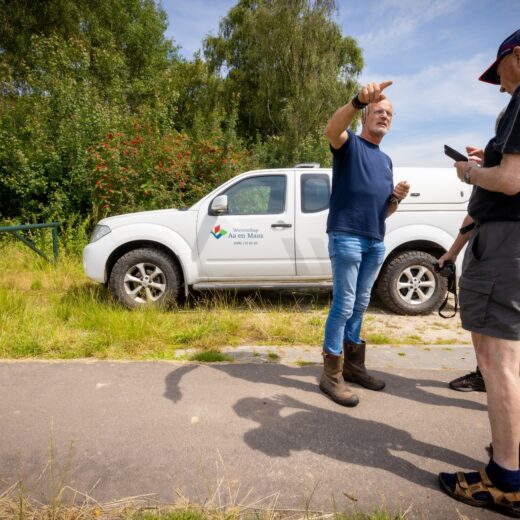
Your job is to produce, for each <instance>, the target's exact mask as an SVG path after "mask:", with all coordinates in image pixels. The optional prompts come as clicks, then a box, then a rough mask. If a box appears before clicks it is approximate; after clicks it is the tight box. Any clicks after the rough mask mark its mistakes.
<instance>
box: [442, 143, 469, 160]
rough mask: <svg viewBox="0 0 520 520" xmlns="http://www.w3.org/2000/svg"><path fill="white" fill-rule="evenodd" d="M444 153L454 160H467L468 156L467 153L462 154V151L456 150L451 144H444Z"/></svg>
mask: <svg viewBox="0 0 520 520" xmlns="http://www.w3.org/2000/svg"><path fill="white" fill-rule="evenodd" d="M444 153H445V154H446V155H447V156H448V157H451V158H452V159H453V160H454V161H467V160H468V158H467V157H466V156H465V155H462V154H461V153H460V152H457V150H454V149H453V148H452V147H451V146H448V145H447V144H445V145H444Z"/></svg>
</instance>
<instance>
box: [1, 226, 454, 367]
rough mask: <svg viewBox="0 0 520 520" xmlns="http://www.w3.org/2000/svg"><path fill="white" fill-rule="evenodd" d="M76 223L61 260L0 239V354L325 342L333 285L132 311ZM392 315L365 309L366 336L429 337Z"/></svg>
mask: <svg viewBox="0 0 520 520" xmlns="http://www.w3.org/2000/svg"><path fill="white" fill-rule="evenodd" d="M79 228H80V231H79V234H76V235H74V233H73V232H72V231H70V230H69V232H68V235H67V234H66V237H65V238H67V237H68V238H67V240H66V241H65V244H64V245H65V247H63V248H62V249H63V250H62V251H60V255H61V256H60V260H59V262H58V264H57V265H54V264H53V263H49V262H46V261H45V260H44V259H42V258H41V257H39V256H37V255H36V254H35V253H34V252H32V251H30V250H29V249H28V248H26V247H24V246H22V245H18V244H16V243H13V242H11V241H5V240H3V241H2V242H0V358H14V359H20V358H42V359H72V358H88V357H93V358H98V359H174V358H175V357H176V351H177V350H178V349H197V350H199V351H202V352H203V351H209V352H218V351H219V349H221V348H223V347H234V346H241V345H247V346H253V347H254V346H292V345H306V346H311V347H315V348H317V349H319V348H321V344H322V340H323V331H324V326H325V320H326V317H327V313H328V310H329V306H330V302H331V295H330V293H329V292H309V293H301V292H287V291H286V292H276V291H271V292H268V291H263V292H249V293H246V292H241V293H237V292H232V291H227V292H218V291H215V292H204V293H196V294H194V295H193V296H192V297H190V298H189V300H188V302H187V303H186V304H183V305H181V306H178V307H176V308H173V309H164V308H143V309H138V310H134V311H130V310H127V309H125V308H124V307H122V306H121V305H120V304H119V303H118V302H116V301H115V300H114V299H113V298H112V297H111V296H110V294H109V292H108V291H107V290H106V289H105V287H103V286H102V285H100V284H97V283H94V282H91V281H89V280H88V279H87V278H86V277H85V275H84V274H83V268H82V263H81V257H80V256H79V255H78V254H77V251H78V250H80V249H81V247H80V246H81V245H82V244H83V243H84V242H85V234H86V227H85V226H79ZM409 319H413V317H410V318H409ZM387 322H389V323H390V324H391V325H392V326H391V327H390V326H387V325H385V321H384V320H383V319H381V318H379V317H374V316H373V315H367V316H366V319H365V323H364V327H363V337H365V338H366V339H367V341H368V343H369V344H394V345H396V344H403V343H405V344H417V345H419V344H424V343H425V341H424V340H423V339H422V338H421V336H419V335H417V334H409V333H408V334H400V329H399V327H396V326H395V324H394V320H393V319H391V320H387ZM458 341H459V340H458V338H457V337H454V338H451V337H450V338H438V343H445V344H451V343H455V342H458ZM430 342H432V343H433V342H434V341H430Z"/></svg>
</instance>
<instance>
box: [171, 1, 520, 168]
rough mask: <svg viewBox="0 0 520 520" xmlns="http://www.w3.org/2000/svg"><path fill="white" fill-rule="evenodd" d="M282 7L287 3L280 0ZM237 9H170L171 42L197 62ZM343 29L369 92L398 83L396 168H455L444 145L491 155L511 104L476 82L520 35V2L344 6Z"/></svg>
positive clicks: (202, 5) (389, 140) (390, 149)
mask: <svg viewBox="0 0 520 520" xmlns="http://www.w3.org/2000/svg"><path fill="white" fill-rule="evenodd" d="M280 1H283V0H280ZM235 4H236V1H234V0H189V1H187V0H162V7H163V8H164V9H165V10H166V12H167V13H168V19H169V27H168V31H167V34H166V35H167V36H168V37H169V38H172V39H173V40H174V41H175V43H176V44H177V45H179V46H180V47H181V53H182V54H183V55H184V56H185V57H187V58H191V57H192V55H193V53H194V52H196V51H197V50H199V49H200V48H201V45H202V40H203V39H204V37H205V36H206V35H207V34H214V35H216V34H217V33H218V27H219V22H220V20H221V18H223V17H224V16H226V14H227V12H228V10H229V9H230V7H232V6H233V5H235ZM337 5H338V8H339V9H338V13H337V15H336V17H335V20H336V22H337V23H338V24H339V26H340V27H341V28H342V31H343V34H344V35H345V36H347V35H348V36H352V37H354V38H355V39H356V40H357V42H358V44H359V46H360V47H361V48H362V49H363V55H364V59H365V69H364V70H363V73H362V75H361V77H360V82H361V83H367V82H369V81H383V80H387V79H392V80H393V81H394V84H393V85H392V86H391V87H389V88H388V89H387V94H388V97H389V98H390V100H391V101H392V103H393V105H394V113H395V116H394V121H393V126H392V129H391V131H390V133H389V134H388V135H387V136H386V137H385V139H384V141H383V143H382V146H381V147H382V149H383V150H384V151H385V152H387V153H388V154H389V155H390V156H391V157H392V159H393V162H394V166H451V164H452V161H451V160H450V159H448V158H447V157H446V156H444V154H443V151H442V145H443V144H445V143H446V144H449V145H450V146H452V147H453V148H457V149H459V150H460V151H462V152H464V147H465V146H466V145H473V146H482V147H484V146H485V144H486V143H487V141H488V140H489V138H490V137H491V136H492V133H493V130H494V125H495V118H496V115H497V114H498V113H499V111H500V110H501V109H502V107H504V106H505V105H506V104H507V103H508V102H509V99H510V97H509V95H508V94H501V93H500V92H499V89H498V87H496V86H493V85H489V84H486V83H482V82H479V81H478V77H479V76H480V74H481V73H482V72H483V71H484V70H485V69H486V68H487V67H488V66H489V65H490V64H491V63H492V62H493V61H494V58H495V57H496V52H497V48H498V45H499V44H500V43H501V42H502V40H504V39H505V38H506V37H507V36H509V35H510V34H511V33H512V32H514V31H515V30H517V29H519V28H520V23H519V22H520V0H363V1H362V2H359V1H353V0H338V1H337Z"/></svg>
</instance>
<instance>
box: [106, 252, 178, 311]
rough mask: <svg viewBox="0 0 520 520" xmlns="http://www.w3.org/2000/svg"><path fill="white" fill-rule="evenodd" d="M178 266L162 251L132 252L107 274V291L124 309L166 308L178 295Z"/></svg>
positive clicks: (122, 257) (118, 261) (125, 255)
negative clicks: (157, 306) (108, 277)
mask: <svg viewBox="0 0 520 520" xmlns="http://www.w3.org/2000/svg"><path fill="white" fill-rule="evenodd" d="M180 279H181V274H180V270H179V266H178V265H177V264H176V263H175V262H173V261H172V259H171V258H170V257H169V256H168V255H167V254H166V253H164V252H163V251H160V250H158V249H152V248H142V249H134V250H133V251H129V252H128V253H126V254H124V255H123V256H121V257H120V258H119V259H118V260H117V262H116V263H115V264H114V267H113V269H112V272H111V273H110V280H109V288H110V291H111V292H112V294H113V295H114V296H115V297H116V298H117V299H118V300H119V301H120V302H121V303H122V304H123V305H125V306H126V307H128V308H130V309H133V308H136V307H140V306H142V305H168V304H170V303H172V302H173V301H175V300H176V299H177V297H178V296H179V293H180Z"/></svg>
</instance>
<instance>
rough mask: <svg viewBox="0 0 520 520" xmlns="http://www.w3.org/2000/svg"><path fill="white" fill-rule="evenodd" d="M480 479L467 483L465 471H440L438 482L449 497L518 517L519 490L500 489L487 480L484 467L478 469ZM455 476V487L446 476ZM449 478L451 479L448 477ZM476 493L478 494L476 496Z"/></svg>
mask: <svg viewBox="0 0 520 520" xmlns="http://www.w3.org/2000/svg"><path fill="white" fill-rule="evenodd" d="M479 474H480V480H479V481H477V482H474V483H473V484H469V483H468V481H467V480H466V475H465V473H462V472H461V471H459V472H457V473H455V474H454V475H453V474H449V473H441V474H440V475H439V484H440V486H441V488H442V490H443V491H444V492H445V493H447V494H448V495H449V496H450V497H452V498H454V499H455V500H459V501H460V502H464V503H465V504H469V505H470V506H475V507H487V508H489V509H494V510H495V511H498V512H499V513H502V514H503V515H507V516H511V517H514V518H520V491H515V492H510V493H506V492H504V491H500V489H498V488H497V487H496V486H494V485H493V483H492V482H491V481H490V480H489V477H488V475H487V473H486V470H485V469H481V470H480V471H479ZM453 476H454V477H455V488H454V489H453V486H450V485H449V483H448V482H447V481H446V477H453ZM450 480H451V479H450ZM476 495H477V496H478V495H480V497H479V498H476ZM484 497H487V498H484Z"/></svg>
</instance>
